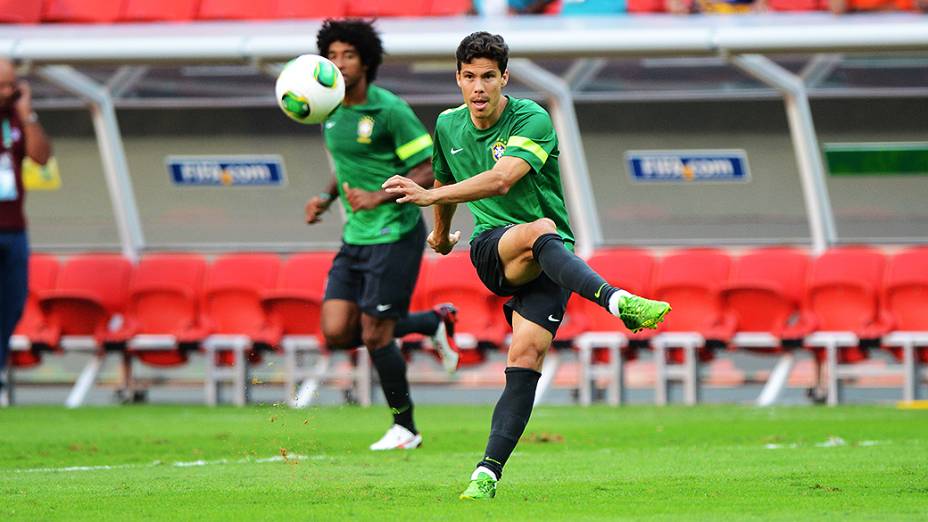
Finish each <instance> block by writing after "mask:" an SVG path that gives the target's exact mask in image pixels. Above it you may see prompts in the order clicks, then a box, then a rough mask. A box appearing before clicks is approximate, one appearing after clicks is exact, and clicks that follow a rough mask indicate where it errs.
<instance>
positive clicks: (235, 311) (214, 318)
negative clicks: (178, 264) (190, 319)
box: [202, 254, 280, 363]
mask: <svg viewBox="0 0 928 522" xmlns="http://www.w3.org/2000/svg"><path fill="white" fill-rule="evenodd" d="M279 269H280V259H279V258H278V257H277V256H276V255H274V254H227V255H224V256H221V257H219V258H218V259H216V261H214V262H213V264H212V266H210V267H209V268H208V269H207V272H206V282H205V283H204V285H203V309H202V316H203V318H202V321H203V324H204V325H205V326H206V327H207V329H208V331H209V333H210V334H223V335H244V336H247V337H249V338H250V339H251V340H252V341H254V342H255V343H258V344H263V345H265V346H266V347H273V346H274V345H275V344H276V342H277V340H278V339H279V334H280V332H279V330H278V329H274V328H270V325H269V324H268V322H267V316H266V315H265V314H264V308H263V305H262V299H263V298H264V296H265V295H267V293H268V292H269V291H270V290H272V289H273V288H275V287H276V285H277V277H278V271H279ZM230 355H231V354H225V355H223V357H222V361H223V362H226V363H231V362H232V361H231V359H229V356H230Z"/></svg>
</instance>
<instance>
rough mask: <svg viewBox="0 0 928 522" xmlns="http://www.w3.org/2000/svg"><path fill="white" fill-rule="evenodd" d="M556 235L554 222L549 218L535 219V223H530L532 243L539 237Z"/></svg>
mask: <svg viewBox="0 0 928 522" xmlns="http://www.w3.org/2000/svg"><path fill="white" fill-rule="evenodd" d="M556 233H557V225H555V224H554V221H552V220H551V219H549V218H541V219H536V220H535V221H532V223H531V235H532V242H533V243H534V241H535V240H537V239H538V238H539V237H541V236H543V235H545V234H556Z"/></svg>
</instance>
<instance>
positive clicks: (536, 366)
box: [508, 351, 545, 371]
mask: <svg viewBox="0 0 928 522" xmlns="http://www.w3.org/2000/svg"><path fill="white" fill-rule="evenodd" d="M544 360H545V353H544V351H538V352H531V353H529V352H523V353H520V354H518V355H515V356H512V357H510V358H509V361H508V365H509V366H511V367H515V368H531V369H532V370H535V371H540V369H541V365H542V363H543V362H544Z"/></svg>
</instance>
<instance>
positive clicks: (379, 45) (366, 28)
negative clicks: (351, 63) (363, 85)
mask: <svg viewBox="0 0 928 522" xmlns="http://www.w3.org/2000/svg"><path fill="white" fill-rule="evenodd" d="M332 42H344V43H346V44H349V45H352V46H354V48H355V49H357V50H358V54H359V55H360V56H361V63H362V64H364V65H366V66H367V83H371V82H373V81H374V80H376V79H377V68H378V67H380V64H381V63H382V62H383V42H381V41H380V35H379V34H377V30H375V29H374V25H373V21H367V20H361V19H347V20H333V19H331V18H327V19H326V20H324V21H323V22H322V27H321V28H320V29H319V33H318V34H316V48H317V49H319V54H321V55H322V56H327V55H328V54H329V46H330V45H332Z"/></svg>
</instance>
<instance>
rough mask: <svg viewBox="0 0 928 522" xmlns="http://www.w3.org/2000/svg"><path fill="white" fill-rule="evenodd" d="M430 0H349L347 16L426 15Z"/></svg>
mask: <svg viewBox="0 0 928 522" xmlns="http://www.w3.org/2000/svg"><path fill="white" fill-rule="evenodd" d="M430 8H431V3H430V0H394V1H392V2H384V1H383V0H350V1H349V3H348V16H361V17H390V16H414V17H422V16H428V14H429V10H430Z"/></svg>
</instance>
